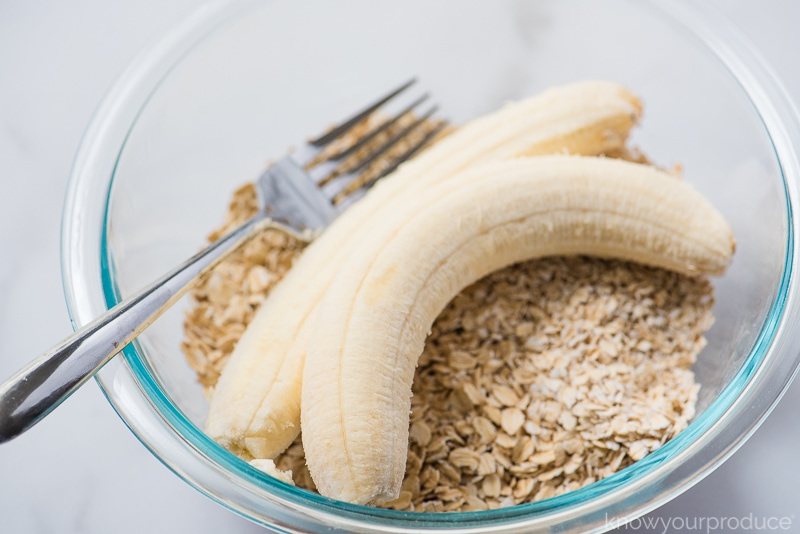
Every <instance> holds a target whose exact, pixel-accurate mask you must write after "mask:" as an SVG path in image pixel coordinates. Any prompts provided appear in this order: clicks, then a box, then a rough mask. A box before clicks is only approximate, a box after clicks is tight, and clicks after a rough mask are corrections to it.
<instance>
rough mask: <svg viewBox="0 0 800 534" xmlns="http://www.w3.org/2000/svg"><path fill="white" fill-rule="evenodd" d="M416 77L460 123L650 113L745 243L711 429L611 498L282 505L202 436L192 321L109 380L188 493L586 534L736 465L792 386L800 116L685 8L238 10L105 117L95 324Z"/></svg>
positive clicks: (303, 523) (180, 37)
mask: <svg viewBox="0 0 800 534" xmlns="http://www.w3.org/2000/svg"><path fill="white" fill-rule="evenodd" d="M412 75H414V76H417V77H418V78H419V79H420V80H422V81H423V83H424V85H425V86H426V88H428V89H430V90H431V92H432V93H433V94H434V95H435V96H436V99H437V100H438V101H439V102H440V103H441V104H442V106H443V109H444V111H445V115H446V116H447V117H449V118H450V119H451V120H452V121H453V122H455V123H459V122H463V121H464V120H466V119H469V118H471V117H474V116H476V115H479V114H482V113H484V112H487V111H490V110H493V109H495V108H497V107H498V106H499V105H500V104H501V103H502V102H503V101H505V100H508V99H516V98H521V97H524V96H527V95H530V94H533V93H536V92H538V91H540V90H542V89H544V88H546V87H548V86H551V85H556V84H560V83H565V82H569V81H574V80H579V79H586V78H603V79H609V80H614V81H618V82H621V83H623V84H625V85H627V86H628V87H629V88H630V89H631V90H632V91H634V92H635V93H637V94H638V95H640V96H641V97H642V98H643V100H644V103H645V119H644V121H643V124H642V126H641V128H639V129H637V130H636V132H635V134H634V143H635V144H637V145H639V146H641V147H642V148H643V149H644V150H645V151H646V153H647V154H648V155H649V156H651V157H652V158H653V159H654V160H655V161H657V162H659V163H662V164H667V165H668V164H672V163H676V162H680V163H681V164H682V165H683V166H684V169H685V176H686V179H687V180H689V181H691V182H692V183H693V184H694V185H695V186H696V187H697V188H698V189H699V190H700V191H702V193H704V194H705V195H706V196H707V197H708V198H710V199H711V201H712V202H713V203H714V204H715V205H716V206H717V207H718V208H719V209H720V210H721V211H722V212H723V213H724V214H725V216H726V217H727V218H728V219H729V220H730V221H731V223H732V225H733V228H734V231H735V234H736V237H737V241H738V250H737V252H736V256H735V260H734V263H733V265H732V267H731V268H730V270H729V272H728V273H727V274H726V275H725V276H724V277H722V278H720V279H717V280H715V285H716V288H717V289H716V291H717V304H716V308H715V314H716V317H717V322H716V324H715V325H714V327H713V328H712V329H711V331H710V332H709V334H708V339H709V345H708V347H707V348H706V349H705V350H704V351H703V353H702V354H701V355H700V358H699V361H698V363H697V365H696V366H695V371H696V374H697V377H698V379H699V381H700V383H701V384H702V390H701V391H702V392H701V396H700V405H699V409H698V415H697V416H696V418H695V419H694V421H693V422H692V424H691V425H690V426H689V428H688V429H687V430H685V431H684V432H683V433H682V434H680V435H679V436H678V437H677V438H676V439H674V440H672V441H670V442H669V443H667V444H666V445H665V446H664V447H662V448H661V449H659V450H658V451H656V452H654V453H653V454H651V455H649V456H647V457H646V458H645V459H644V460H642V461H639V462H637V463H636V464H634V465H632V466H631V467H628V468H626V469H624V470H623V471H621V472H619V473H617V474H616V475H614V476H611V477H609V478H607V479H605V480H602V481H600V482H597V483H595V484H592V485H590V486H587V487H586V488H584V489H581V490H578V491H574V492H571V493H569V494H566V495H563V496H559V497H554V498H551V499H547V500H544V501H541V502H536V503H533V504H527V505H522V506H516V507H512V508H507V509H501V510H494V511H482V512H469V513H449V514H424V513H405V512H395V511H388V510H380V509H374V508H368V507H363V506H354V505H349V504H345V503H341V502H337V501H333V500H330V499H326V498H324V497H320V496H318V495H314V494H311V493H308V492H305V491H302V490H298V489H296V488H293V487H289V486H286V485H284V484H282V483H280V482H277V481H275V480H274V479H272V478H269V477H267V476H266V475H264V474H263V473H261V472H260V471H257V470H255V469H253V468H251V467H250V466H249V465H248V464H246V463H245V462H243V461H240V460H239V459H237V458H236V457H234V456H233V455H231V454H229V453H228V452H226V451H225V450H223V449H222V448H220V447H219V446H217V445H216V444H215V443H214V442H212V441H210V440H209V439H208V438H207V437H206V436H205V435H204V434H203V433H202V432H201V431H200V428H201V427H202V423H203V419H204V416H205V410H206V403H205V401H204V399H203V397H202V396H201V393H200V387H199V386H198V384H197V383H196V381H195V377H194V375H193V372H192V371H191V370H190V369H189V367H188V366H187V365H186V364H185V362H184V357H183V355H182V354H181V352H180V349H179V342H180V339H181V336H182V326H181V322H182V315H183V314H182V308H185V303H179V304H178V305H177V306H176V307H175V308H173V309H172V310H170V311H169V312H168V313H167V314H165V315H164V316H163V317H162V318H161V319H159V320H158V321H156V322H155V324H153V325H152V326H151V328H150V329H148V330H147V332H146V333H145V334H144V335H142V336H140V337H139V339H138V340H137V342H136V343H134V344H132V345H131V346H129V347H127V348H126V349H125V351H124V357H117V358H115V359H114V360H113V361H112V362H111V363H109V364H108V365H106V367H105V368H104V369H103V370H102V371H101V372H100V373H99V376H98V380H99V382H100V385H101V387H102V388H103V390H104V391H105V393H106V395H107V396H108V399H109V401H110V402H111V403H112V404H113V405H114V407H115V409H116V410H117V411H118V412H119V414H120V416H121V417H122V419H123V420H124V421H125V422H126V424H127V425H128V426H129V427H130V428H131V430H132V431H133V432H134V433H135V434H136V435H137V436H138V437H139V439H140V440H141V441H142V443H143V444H144V445H145V446H147V447H148V448H149V449H150V450H151V451H152V452H153V454H155V455H156V456H157V457H158V458H159V459H161V461H163V462H164V464H166V465H167V466H168V467H169V468H170V469H172V470H173V471H174V472H175V473H176V474H177V475H178V476H180V477H181V478H183V479H184V480H186V481H187V482H188V483H189V484H191V485H193V486H194V487H196V488H197V489H198V490H200V491H201V492H203V493H204V494H206V495H208V496H209V497H211V498H212V499H215V500H217V501H218V502H220V503H222V504H223V505H225V506H227V507H229V508H230V509H232V510H234V511H236V512H238V513H240V514H242V515H244V516H246V517H249V518H251V519H253V520H254V521H256V522H259V523H262V524H265V525H269V526H271V527H273V528H276V529H279V530H282V531H314V532H315V531H325V532H333V531H345V532H423V531H429V530H430V531H434V530H452V531H460V532H489V531H491V532H540V531H541V532H544V531H553V530H558V531H559V532H578V531H581V532H585V531H595V530H602V529H604V528H605V527H607V526H608V525H607V524H606V519H607V518H608V517H628V518H633V517H636V516H637V515H641V514H643V513H645V512H647V511H648V510H651V509H653V508H655V507H656V506H658V505H659V504H661V503H663V502H665V501H667V500H668V499H670V498H672V497H674V496H675V495H677V494H678V493H680V492H681V491H683V490H685V489H686V488H688V487H689V486H690V485H692V484H693V483H695V482H697V481H698V480H700V479H701V478H702V477H703V476H704V475H706V474H708V473H709V472H710V471H711V470H712V469H713V468H714V467H715V466H717V465H719V463H720V462H722V461H723V460H724V459H725V458H727V457H728V456H729V455H730V454H731V453H732V452H733V451H734V450H735V448H736V447H737V446H738V445H740V444H741V443H742V442H743V440H744V439H745V438H746V437H747V436H748V435H749V434H750V433H751V432H752V431H753V430H754V429H755V428H756V427H757V425H758V424H759V423H760V422H761V420H763V418H764V417H765V416H766V414H767V413H768V412H769V410H770V409H771V407H772V406H773V405H774V403H775V402H776V401H777V400H778V398H779V397H780V395H781V393H782V392H783V390H784V389H785V387H786V386H787V384H788V383H789V381H790V380H791V377H792V375H793V373H794V371H795V368H796V366H797V363H798V354H800V339H798V334H797V331H796V330H794V331H793V330H792V329H791V328H790V326H791V325H792V324H797V315H798V302H797V280H796V276H795V273H794V267H795V265H796V260H797V247H796V240H797V228H796V222H795V217H794V214H795V213H796V211H797V206H798V191H797V186H798V178H800V167H799V166H798V158H797V153H796V152H797V149H798V147H800V128H799V127H798V120H797V114H796V112H795V110H794V108H793V106H792V104H791V102H790V101H789V100H788V99H787V97H786V96H785V93H784V91H783V90H782V88H781V86H780V84H779V83H778V82H777V81H776V79H775V77H774V76H773V75H772V73H771V71H770V70H769V69H768V68H767V67H766V66H765V65H764V63H763V62H762V61H761V59H760V58H759V56H758V55H757V54H756V53H755V52H754V51H753V50H752V49H751V48H750V47H749V46H748V45H747V44H746V43H745V42H744V41H743V40H742V38H741V37H740V36H739V34H738V33H737V32H736V30H735V29H733V28H732V27H730V26H729V25H728V24H727V23H726V22H725V21H724V20H720V18H719V17H718V16H717V15H716V14H715V13H713V12H710V11H708V10H707V8H704V7H701V6H695V5H694V4H691V3H690V2H688V1H666V0H664V1H661V0H654V1H650V2H640V1H634V0H628V1H625V0H604V1H595V0H573V1H569V2H564V1H560V2H556V1H524V0H519V1H503V2H499V1H496V0H474V1H463V0H447V1H443V0H442V1H436V2H424V1H422V0H415V1H411V0H404V1H402V2H401V1H395V2H374V1H370V0H353V1H349V2H325V1H322V0H319V1H314V2H312V1H297V0H292V1H290V0H283V1H270V2H266V1H265V2H252V1H224V2H218V3H213V4H209V5H208V6H207V7H206V8H204V9H203V10H201V11H199V12H197V13H196V14H195V15H194V16H193V17H192V18H190V19H189V20H187V21H186V22H185V23H184V24H183V25H181V26H180V27H178V28H176V29H175V31H174V32H173V33H171V34H170V35H169V36H168V37H167V38H166V39H165V40H163V41H162V42H161V43H160V44H158V45H157V46H155V47H153V48H152V49H151V50H149V51H148V52H146V53H145V54H143V55H141V56H140V57H139V58H138V59H137V60H136V61H135V62H134V63H133V64H132V65H131V66H130V67H129V69H128V70H127V71H126V73H125V74H124V75H123V76H122V78H121V79H120V80H119V82H118V83H117V84H116V86H115V87H114V88H113V89H112V91H111V92H110V93H109V95H108V97H107V98H106V100H105V101H104V103H103V104H102V106H101V107H100V109H99V110H98V112H97V115H96V116H95V118H94V120H93V122H92V124H91V126H90V128H89V130H88V131H87V133H86V136H85V138H84V140H83V143H82V145H81V148H80V151H79V153H78V156H77V159H76V162H75V166H74V169H73V174H72V179H71V183H70V187H69V191H68V196H67V199H66V205H65V211H64V228H63V273H64V283H65V287H66V298H67V301H68V305H69V309H70V312H71V314H72V318H73V321H74V323H75V324H76V325H82V324H85V323H86V322H88V321H89V320H90V319H91V318H93V317H95V316H97V315H99V314H100V313H101V312H102V311H103V310H105V309H106V308H107V307H110V306H111V305H113V304H114V303H115V302H117V301H118V300H119V298H120V296H125V295H129V294H131V292H133V291H135V290H136V289H138V288H140V287H141V286H143V285H145V284H146V283H148V282H150V281H151V280H153V279H155V278H157V277H158V276H159V275H161V274H162V273H164V272H166V271H167V270H168V269H169V268H171V267H172V266H174V265H176V264H178V263H180V262H181V261H182V260H184V259H185V258H186V257H188V256H190V255H191V254H192V253H193V252H195V251H196V250H197V249H198V248H199V247H200V246H201V245H202V244H203V243H204V236H205V235H206V234H207V233H208V232H209V231H210V230H211V229H212V228H213V227H214V226H216V225H217V224H218V223H219V222H220V221H221V220H222V217H223V213H224V211H225V209H226V205H227V199H228V197H229V195H230V193H231V192H232V191H233V190H234V188H235V187H237V186H238V185H240V184H241V183H243V182H245V181H248V180H252V179H253V178H255V177H256V176H257V175H258V174H259V172H260V170H261V169H262V168H263V166H264V164H265V162H266V161H267V160H268V159H270V158H275V157H277V156H280V155H282V154H283V153H284V152H285V150H286V148H287V145H288V144H290V143H292V142H295V141H296V140H299V139H303V138H304V137H305V136H306V135H310V134H312V133H313V132H316V131H318V129H319V128H320V127H321V124H320V120H324V121H329V120H332V119H334V118H336V117H341V116H345V115H346V114H347V113H348V112H349V111H351V110H353V109H357V108H358V107H360V106H361V105H362V104H363V103H364V102H367V101H369V100H371V99H372V98H373V96H374V95H376V94H380V93H381V92H382V91H383V90H384V89H385V88H387V87H390V86H392V85H394V84H395V83H397V82H398V81H402V80H405V79H407V78H409V77H411V76H412Z"/></svg>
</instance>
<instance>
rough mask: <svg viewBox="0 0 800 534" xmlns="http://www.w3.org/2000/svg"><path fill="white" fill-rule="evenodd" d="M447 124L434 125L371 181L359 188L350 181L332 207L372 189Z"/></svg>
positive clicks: (445, 122) (336, 197) (334, 200)
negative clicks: (356, 194)
mask: <svg viewBox="0 0 800 534" xmlns="http://www.w3.org/2000/svg"><path fill="white" fill-rule="evenodd" d="M447 124H448V123H447V121H440V122H439V124H437V125H436V127H434V128H433V129H432V130H431V131H429V132H428V133H426V134H425V135H424V136H423V138H422V139H420V140H419V141H418V142H417V143H416V144H414V145H413V146H411V147H409V148H408V150H406V151H405V152H403V153H402V154H401V155H400V156H398V157H397V158H395V159H394V160H393V161H392V163H391V164H390V165H389V166H388V167H387V168H386V169H384V170H383V171H381V172H380V174H378V175H377V176H374V177H372V178H371V179H369V180H368V181H366V182H365V183H363V184H361V185H360V186H358V187H352V185H353V183H354V181H355V179H356V178H354V179H353V180H351V181H350V183H348V184H347V185H345V186H344V187H343V188H342V189H341V190H340V192H339V193H337V194H336V196H335V197H334V198H333V201H332V203H333V204H334V205H338V204H339V203H341V202H342V201H343V200H345V199H346V198H348V197H349V196H350V195H352V194H353V193H355V192H357V191H364V190H367V189H369V188H370V187H372V186H373V185H375V183H376V182H377V181H378V180H380V179H381V178H383V177H384V176H386V175H387V174H389V173H391V172H393V171H394V170H395V169H397V167H399V166H400V165H401V164H402V163H403V162H405V161H406V160H408V159H410V158H411V157H412V156H413V155H414V154H416V153H417V152H419V151H420V150H422V148H423V147H424V146H425V145H427V144H428V143H429V142H430V141H431V140H433V139H434V138H435V137H436V136H437V135H438V134H439V132H441V131H442V130H443V129H444V128H445V127H447Z"/></svg>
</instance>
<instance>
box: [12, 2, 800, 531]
mask: <svg viewBox="0 0 800 534" xmlns="http://www.w3.org/2000/svg"><path fill="white" fill-rule="evenodd" d="M200 3H201V2H200V1H199V0H139V1H137V2H113V3H112V2H104V1H101V0H73V1H72V2H69V3H66V2H57V1H55V0H38V1H33V2H12V1H3V2H0V251H2V253H0V378H5V377H6V376H7V375H9V374H11V373H12V372H13V371H15V370H16V369H17V368H19V367H20V366H21V365H22V364H23V363H25V362H26V360H28V359H29V358H31V357H33V356H35V355H36V354H38V353H40V352H41V351H43V350H45V349H47V348H48V347H49V346H51V345H53V344H55V343H56V342H57V341H59V340H60V339H61V338H63V337H65V336H66V335H67V334H69V333H70V326H69V320H68V317H67V312H66V307H65V305H64V300H63V297H62V291H61V279H60V269H59V225H60V217H61V204H62V198H63V195H64V191H65V188H66V180H67V176H68V173H69V169H70V164H71V161H72V157H73V155H74V153H75V151H76V149H77V146H78V143H79V141H80V138H81V134H82V132H83V130H84V129H85V127H86V125H87V123H88V122H89V120H90V118H91V116H92V112H93V111H94V109H95V107H96V106H97V104H98V102H99V101H100V99H101V98H102V97H103V94H104V92H105V91H106V89H107V88H108V87H109V86H110V85H111V83H112V82H113V81H114V79H115V77H116V76H117V75H118V74H119V73H120V72H121V70H122V69H123V67H124V65H125V64H126V63H127V62H128V61H129V60H130V59H131V58H132V57H133V55H134V54H135V53H136V52H137V51H138V50H139V49H140V48H141V47H143V46H144V45H146V44H147V43H149V42H151V41H152V40H154V39H156V38H158V37H159V36H160V35H162V34H163V33H164V32H165V31H166V30H167V29H168V28H170V27H171V26H172V25H173V24H174V23H175V22H176V21H178V20H180V19H181V18H183V17H184V16H185V15H186V14H188V13H189V12H191V11H192V10H193V9H194V8H195V7H196V6H197V5H199V4H200ZM713 3H714V4H716V5H717V6H718V7H719V8H720V9H721V10H722V11H723V12H725V13H726V14H727V15H728V16H730V17H731V18H732V19H733V20H734V21H735V22H736V23H737V24H738V25H739V26H740V27H741V28H742V30H743V31H744V32H745V33H746V34H747V35H748V36H749V37H750V39H751V40H752V41H753V42H754V43H755V44H756V45H757V46H758V47H759V48H760V49H761V50H762V52H763V53H764V55H765V56H766V57H767V58H768V60H769V61H770V62H771V64H772V65H773V66H774V67H775V69H776V71H777V72H778V74H779V75H780V76H781V77H782V78H783V80H784V82H785V84H786V86H787V87H788V89H789V90H790V92H791V93H792V94H793V95H794V97H795V99H796V100H800V68H799V65H798V63H797V53H798V51H800V33H799V32H798V31H797V28H798V26H800V3H797V2H795V1H794V0H764V1H761V2H753V1H748V0H713ZM798 408H800V383H795V385H794V386H793V387H792V388H791V389H790V390H789V392H788V393H787V395H786V396H785V398H784V399H783V401H782V402H781V404H780V405H779V406H778V408H777V409H776V410H775V412H774V413H773V414H772V416H771V417H770V418H769V419H768V420H767V422H766V423H765V424H764V425H763V427H762V428H761V429H760V430H759V431H758V432H757V433H756V435H755V436H754V437H753V438H752V439H751V440H750V441H749V442H748V443H747V444H746V445H745V446H744V447H743V448H742V449H741V450H740V451H739V452H738V453H736V454H735V455H734V457H733V458H732V459H730V460H729V461H728V462H727V463H725V464H724V465H723V466H722V467H721V468H719V469H718V470H717V471H716V472H714V473H713V474H712V475H711V476H709V477H708V478H707V479H706V480H704V481H703V482H701V483H700V484H698V485H697V486H695V487H694V488H692V489H691V490H689V491H688V492H687V493H685V494H684V495H682V496H680V497H679V498H677V499H675V500H674V501H672V502H671V503H669V504H667V505H665V506H664V507H662V508H661V509H659V510H657V511H656V512H654V513H653V514H651V517H664V518H669V517H689V518H691V517H699V516H704V517H706V516H716V517H722V516H738V517H745V516H747V515H748V514H752V515H753V516H767V517H769V516H775V517H790V518H791V525H790V527H789V529H788V530H785V531H791V532H800V517H798V516H796V515H795V514H796V511H797V510H798V509H800V482H798V479H797V473H800V455H798V454H797V452H796V451H798V450H800V425H798V424H796V421H795V414H796V413H797V410H798ZM674 526H676V525H672V527H674ZM219 531H223V532H257V531H258V532H261V531H262V530H261V529H260V528H258V527H256V526H255V525H252V524H250V523H249V522H247V521H246V520H243V519H241V518H239V517H237V516H235V515H233V514H232V513H230V512H228V511H227V510H225V509H223V508H222V507H221V506H219V505H217V504H215V503H213V502H212V501H210V500H209V499H207V498H206V497H204V496H202V495H201V494H200V493H198V492H197V491H195V490H194V489H192V488H191V487H189V486H188V485H186V484H185V483H183V482H182V481H180V480H179V479H178V478H177V477H176V476H175V475H173V474H172V473H171V472H170V471H168V470H167V469H166V468H165V467H163V466H162V465H161V464H160V463H159V462H158V461H157V460H156V459H155V458H154V457H153V456H152V455H151V454H150V453H149V452H148V451H147V450H146V449H145V448H144V447H142V446H141V445H140V444H139V442H138V441H137V440H136V439H135V438H134V436H133V435H132V434H131V433H130V432H129V431H128V429H127V428H126V427H125V425H124V424H123V423H122V422H121V421H120V420H119V419H118V417H117V416H116V414H115V413H114V412H113V410H112V409H111V407H110V405H109V404H108V403H107V402H106V401H105V399H104V398H103V396H102V394H101V392H100V390H99V388H98V387H97V385H96V384H94V383H89V384H88V385H87V386H86V387H84V388H82V389H81V390H80V391H79V392H78V393H76V394H75V395H74V396H73V397H72V398H70V399H69V400H68V401H67V402H66V403H65V404H64V405H63V406H61V407H60V408H59V409H58V410H56V411H55V412H54V413H53V414H52V415H51V416H50V417H48V418H47V419H46V420H45V421H44V422H42V423H41V424H40V425H38V426H37V427H35V428H33V429H32V430H30V431H29V432H28V433H27V434H25V435H24V436H22V437H20V438H18V439H16V440H14V441H12V442H10V443H8V444H5V445H2V446H0V532H4V533H38V532H42V533H47V532H56V533H105V532H116V533H119V534H125V533H133V532H136V533H139V532H192V533H197V534H200V533H205V532H219ZM639 531H643V532H644V531H647V532H656V531H658V532H660V531H662V529H661V528H659V529H657V530H647V529H644V528H643V527H642V528H640V529H639ZM668 531H670V532H680V531H682V529H679V528H671V529H670V530H668ZM622 532H625V530H624V529H623V530H622Z"/></svg>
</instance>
